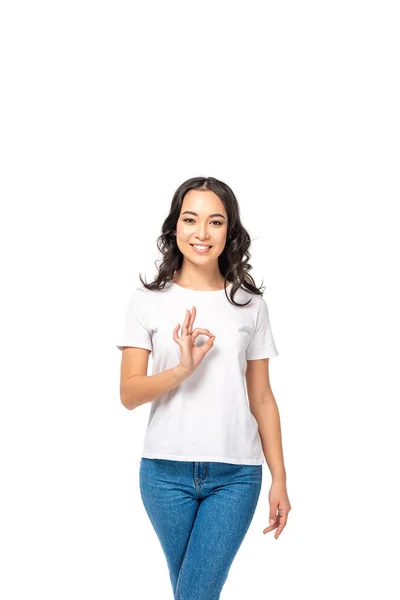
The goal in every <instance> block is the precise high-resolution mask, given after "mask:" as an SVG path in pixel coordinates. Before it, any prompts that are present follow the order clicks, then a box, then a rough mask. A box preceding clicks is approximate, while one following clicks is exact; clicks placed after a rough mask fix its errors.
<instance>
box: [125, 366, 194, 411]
mask: <svg viewBox="0 0 400 600" xmlns="http://www.w3.org/2000/svg"><path fill="white" fill-rule="evenodd" d="M187 377H188V373H187V372H186V371H185V370H184V369H182V368H181V367H180V366H176V367H172V368H171V369H166V370H165V371H162V372H161V373H157V374H156V375H133V376H132V377H129V379H128V380H127V381H126V382H125V383H124V386H123V388H121V390H120V394H121V402H122V404H123V405H124V406H125V407H126V408H127V409H128V410H133V409H134V408H137V407H138V406H140V405H141V404H145V403H146V402H151V401H152V400H154V399H155V398H159V397H160V396H163V395H164V394H167V393H168V392H170V391H172V390H173V389H175V388H176V387H178V385H179V384H180V383H182V381H184V380H185V379H187Z"/></svg>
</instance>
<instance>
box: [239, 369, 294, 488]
mask: <svg viewBox="0 0 400 600" xmlns="http://www.w3.org/2000/svg"><path fill="white" fill-rule="evenodd" d="M246 385H247V394H248V398H249V406H250V411H251V413H252V414H253V416H254V417H255V419H256V421H257V423H258V430H259V433H260V438H261V445H262V449H263V453H264V456H265V460H266V461H267V464H268V467H269V470H270V471H271V476H272V480H273V481H281V482H286V469H285V465H284V460H283V449H282V433H281V425H280V418H279V410H278V406H277V404H276V400H275V397H274V394H273V392H272V390H271V385H270V381H269V358H263V359H259V360H248V361H247V370H246Z"/></svg>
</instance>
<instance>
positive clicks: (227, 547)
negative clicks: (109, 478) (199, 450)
mask: <svg viewBox="0 0 400 600" xmlns="http://www.w3.org/2000/svg"><path fill="white" fill-rule="evenodd" d="M139 480H140V493H141V497H142V501H143V504H144V507H145V509H146V512H147V514H148V516H149V519H150V521H151V524H152V525H153V528H154V530H155V532H156V534H157V537H158V539H159V541H160V544H161V546H162V549H163V552H164V554H165V557H166V560H167V565H168V570H169V576H170V580H171V584H172V589H173V594H174V596H173V597H174V600H218V599H219V598H220V593H221V590H222V587H223V585H224V583H225V581H226V579H227V577H228V572H229V569H230V567H231V565H232V562H233V559H234V558H235V555H236V553H237V551H238V550H239V547H240V545H241V543H242V541H243V539H244V537H245V535H246V533H247V530H248V528H249V526H250V523H251V521H252V519H253V516H254V512H255V509H256V506H257V502H258V498H259V495H260V491H261V484H262V465H240V464H229V463H224V462H189V461H177V460H165V459H161V458H145V457H142V458H141V462H140V469H139ZM267 512H268V511H267Z"/></svg>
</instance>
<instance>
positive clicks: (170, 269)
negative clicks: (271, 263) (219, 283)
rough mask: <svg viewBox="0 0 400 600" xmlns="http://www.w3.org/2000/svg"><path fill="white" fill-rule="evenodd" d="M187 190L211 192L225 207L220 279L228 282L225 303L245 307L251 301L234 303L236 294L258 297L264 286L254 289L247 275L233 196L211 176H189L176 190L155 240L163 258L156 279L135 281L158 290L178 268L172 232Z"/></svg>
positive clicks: (246, 240)
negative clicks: (224, 237) (224, 231)
mask: <svg viewBox="0 0 400 600" xmlns="http://www.w3.org/2000/svg"><path fill="white" fill-rule="evenodd" d="M189 190H212V191H213V192H214V193H215V194H216V195H217V196H218V197H219V198H220V200H221V202H222V203H223V205H224V206H225V210H226V212H227V215H228V231H227V237H226V244H225V248H224V250H223V252H222V253H221V254H220V256H219V257H218V265H219V270H220V272H221V274H222V275H223V276H224V280H225V286H226V285H227V284H228V282H229V283H232V287H231V290H230V298H228V296H227V292H226V290H225V295H226V296H227V298H228V300H229V301H230V302H231V303H232V304H234V305H235V306H246V305H247V304H249V302H251V299H250V300H249V301H248V302H246V303H245V304H238V303H237V302H236V301H235V299H234V296H235V294H236V291H237V290H238V289H239V288H243V289H246V290H247V291H248V292H249V293H251V294H254V295H258V296H262V295H263V293H264V291H265V287H264V286H261V287H260V288H257V286H256V285H255V282H254V279H253V278H252V277H251V275H250V274H249V271H251V269H252V268H253V267H252V266H251V265H250V264H249V259H250V258H251V254H250V252H249V246H250V243H251V240H250V236H249V234H248V232H247V231H246V229H245V228H244V227H243V225H242V223H241V221H240V209H239V204H238V201H237V199H236V196H235V194H234V193H233V191H232V190H231V188H230V187H229V186H228V185H227V184H226V183H223V182H222V181H220V180H219V179H215V178H214V177H192V178H191V179H188V180H187V181H185V182H184V183H182V185H180V186H179V187H178V189H177V190H176V192H175V193H174V196H173V198H172V202H171V207H170V211H169V215H168V216H167V218H166V219H165V221H164V223H163V225H162V229H161V231H162V233H161V235H160V236H159V237H158V238H157V247H158V249H159V251H160V252H161V254H162V256H163V258H162V259H161V264H160V266H159V267H157V269H158V273H157V276H156V278H155V280H154V281H152V282H151V283H145V282H144V281H143V279H142V277H141V275H139V279H140V281H141V282H142V284H143V286H144V287H145V288H147V289H148V290H161V289H163V288H164V287H165V285H166V284H167V283H168V282H169V281H171V280H172V279H173V277H174V275H175V272H176V271H178V270H179V269H180V268H181V265H182V262H183V254H182V252H181V251H180V250H179V248H178V245H177V243H176V237H175V235H174V234H173V232H174V231H175V229H176V224H177V221H178V219H179V215H180V213H181V208H182V204H183V199H184V197H185V194H186V193H187V192H188V191H189ZM157 262H159V261H155V265H156V266H157Z"/></svg>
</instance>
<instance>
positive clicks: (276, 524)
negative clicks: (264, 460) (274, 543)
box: [263, 481, 292, 540]
mask: <svg viewBox="0 0 400 600" xmlns="http://www.w3.org/2000/svg"><path fill="white" fill-rule="evenodd" d="M268 499H269V522H270V525H269V527H267V528H266V529H264V531H263V533H268V531H273V530H274V529H276V532H275V536H274V537H275V539H276V540H277V539H278V537H279V536H280V534H281V532H282V530H283V528H284V527H285V525H286V522H287V518H288V514H289V511H290V510H291V508H292V507H291V505H290V502H289V498H288V494H287V490H286V482H283V481H282V482H279V481H276V482H274V481H273V482H272V484H271V488H270V490H269V495H268ZM277 513H278V514H277Z"/></svg>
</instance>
